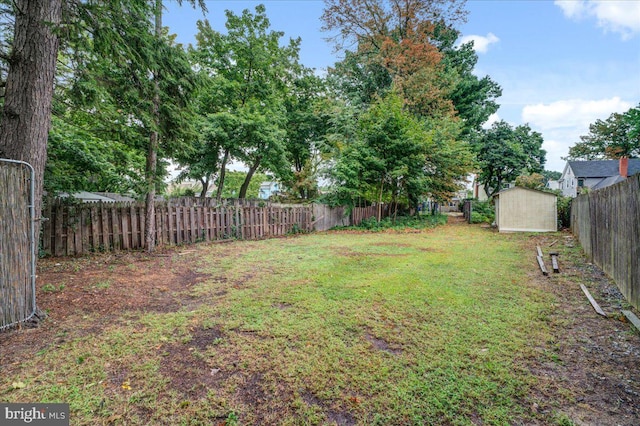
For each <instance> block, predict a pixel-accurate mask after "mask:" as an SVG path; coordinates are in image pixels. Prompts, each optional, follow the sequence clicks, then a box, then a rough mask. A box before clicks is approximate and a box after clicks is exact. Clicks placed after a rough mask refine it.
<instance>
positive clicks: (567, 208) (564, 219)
mask: <svg viewBox="0 0 640 426" xmlns="http://www.w3.org/2000/svg"><path fill="white" fill-rule="evenodd" d="M557 192H560V191H557ZM572 200H573V198H572V197H565V196H563V195H562V194H558V229H563V228H569V227H571V201H572Z"/></svg>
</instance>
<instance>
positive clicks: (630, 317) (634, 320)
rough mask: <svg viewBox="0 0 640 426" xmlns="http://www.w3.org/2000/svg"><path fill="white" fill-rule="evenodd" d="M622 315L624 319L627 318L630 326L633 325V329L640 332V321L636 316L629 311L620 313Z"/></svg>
mask: <svg viewBox="0 0 640 426" xmlns="http://www.w3.org/2000/svg"><path fill="white" fill-rule="evenodd" d="M622 315H624V316H625V317H627V319H628V320H629V322H630V323H631V324H633V325H634V326H635V328H637V329H638V331H640V319H638V317H637V316H636V314H634V313H633V312H631V311H622Z"/></svg>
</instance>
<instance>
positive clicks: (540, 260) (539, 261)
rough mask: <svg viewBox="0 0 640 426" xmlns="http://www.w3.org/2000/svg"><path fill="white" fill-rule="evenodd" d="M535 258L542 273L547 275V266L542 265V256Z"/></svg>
mask: <svg viewBox="0 0 640 426" xmlns="http://www.w3.org/2000/svg"><path fill="white" fill-rule="evenodd" d="M536 259H537V260H538V265H539V266H540V270H541V271H542V275H549V271H547V267H546V266H544V260H542V256H536Z"/></svg>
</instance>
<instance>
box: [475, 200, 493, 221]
mask: <svg viewBox="0 0 640 426" xmlns="http://www.w3.org/2000/svg"><path fill="white" fill-rule="evenodd" d="M495 219H496V212H495V207H494V206H493V203H492V202H491V201H472V202H471V223H488V224H492V223H493V222H494V221H495Z"/></svg>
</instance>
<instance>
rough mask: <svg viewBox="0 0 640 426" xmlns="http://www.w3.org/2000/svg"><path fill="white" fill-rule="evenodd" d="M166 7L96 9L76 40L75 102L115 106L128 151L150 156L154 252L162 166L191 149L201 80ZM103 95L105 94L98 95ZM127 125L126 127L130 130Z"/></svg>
mask: <svg viewBox="0 0 640 426" xmlns="http://www.w3.org/2000/svg"><path fill="white" fill-rule="evenodd" d="M161 12H162V2H161V1H160V0H152V1H145V2H140V1H131V2H130V3H129V2H126V3H123V4H121V5H120V7H114V6H113V4H112V3H111V2H102V1H96V2H90V3H87V5H86V7H85V8H84V13H83V14H81V15H80V18H81V19H82V22H83V23H84V24H85V25H86V26H87V27H89V28H92V31H91V33H90V34H89V35H88V36H85V35H84V34H80V35H79V36H78V37H76V38H75V39H72V40H71V42H72V43H74V44H73V48H74V50H75V51H76V52H83V54H82V55H80V56H79V57H77V61H78V64H77V66H76V70H75V72H76V81H75V89H74V91H75V92H76V93H77V98H76V99H75V101H76V102H77V103H78V104H80V105H83V106H84V107H85V108H92V109H96V110H102V109H103V108H105V107H107V108H111V107H112V106H116V110H117V111H119V112H120V114H121V118H120V119H119V120H118V121H117V122H115V123H112V126H111V129H112V130H113V129H121V128H122V127H126V128H127V134H128V138H127V141H126V142H127V143H128V144H131V145H132V146H134V147H135V148H136V149H138V150H141V151H143V152H145V153H146V154H145V156H146V160H147V161H146V166H145V173H144V179H145V189H144V194H145V196H146V201H147V209H146V215H147V217H146V221H145V224H146V225H145V227H146V229H145V243H146V248H147V250H149V251H152V250H153V249H154V246H155V231H154V229H153V227H154V226H155V218H154V217H153V216H154V212H155V209H154V203H153V200H154V198H155V192H156V187H157V185H158V184H159V183H160V181H161V177H162V172H163V171H164V170H163V168H162V167H159V166H160V165H161V163H160V162H161V159H162V158H165V157H170V156H172V154H173V153H175V152H176V151H178V150H185V149H188V145H189V142H190V140H191V138H192V137H193V135H194V133H193V130H192V114H191V108H190V106H191V99H192V93H193V90H194V86H195V77H194V72H193V70H192V68H191V64H190V63H189V60H188V57H187V55H186V52H185V51H184V50H183V48H182V46H180V45H177V44H175V42H174V39H175V37H173V36H170V35H169V34H168V32H167V30H166V28H163V27H162V21H161ZM94 88H98V89H94ZM123 123H124V126H123Z"/></svg>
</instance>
